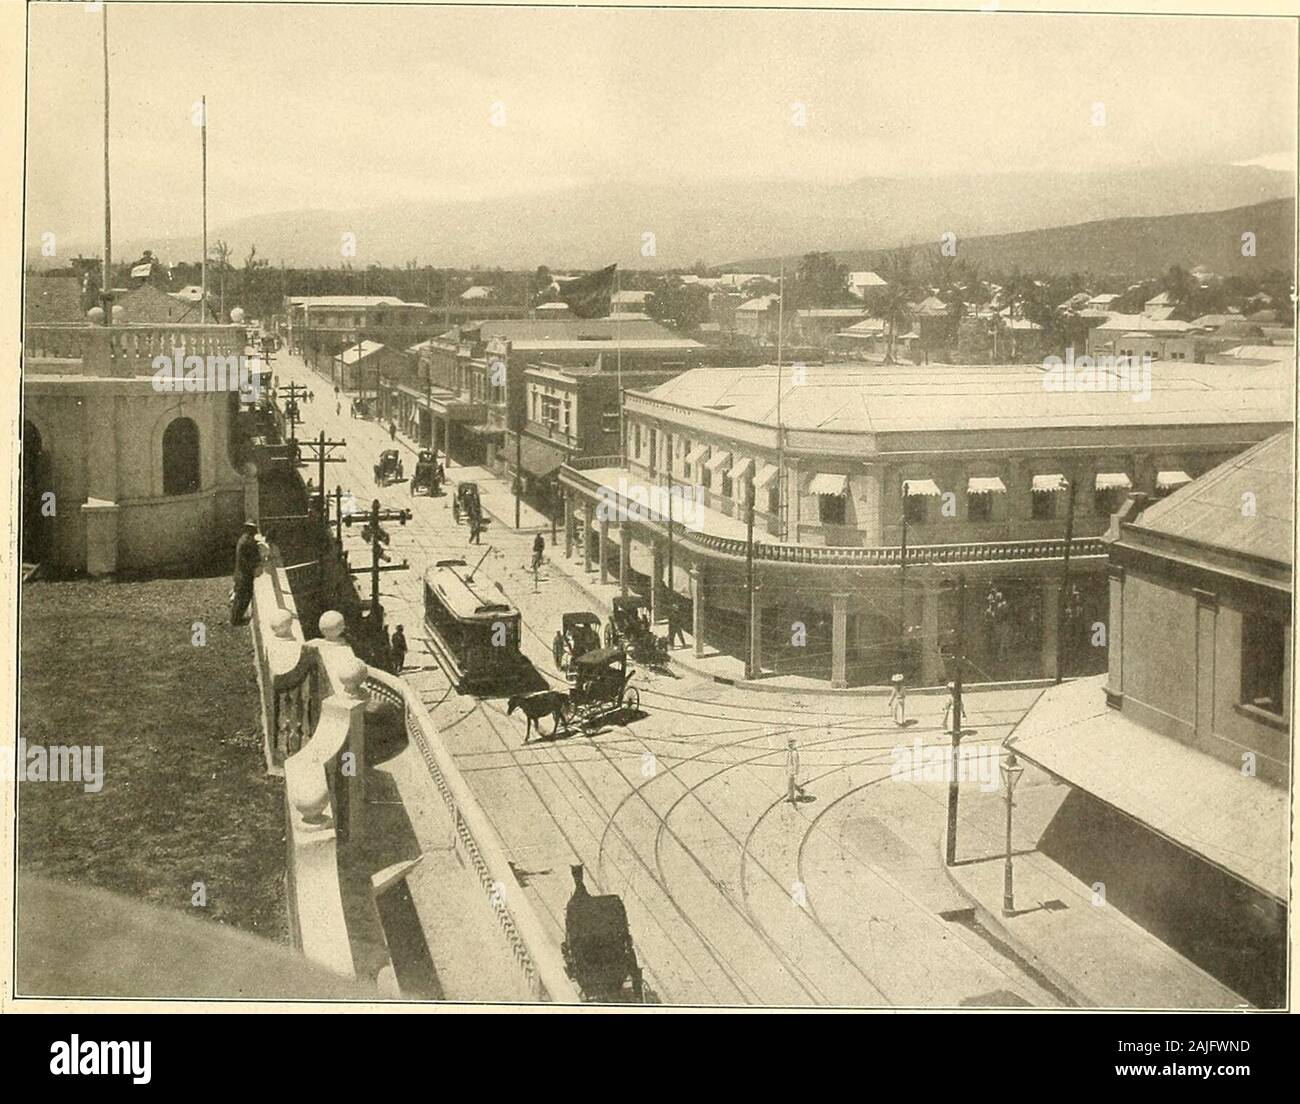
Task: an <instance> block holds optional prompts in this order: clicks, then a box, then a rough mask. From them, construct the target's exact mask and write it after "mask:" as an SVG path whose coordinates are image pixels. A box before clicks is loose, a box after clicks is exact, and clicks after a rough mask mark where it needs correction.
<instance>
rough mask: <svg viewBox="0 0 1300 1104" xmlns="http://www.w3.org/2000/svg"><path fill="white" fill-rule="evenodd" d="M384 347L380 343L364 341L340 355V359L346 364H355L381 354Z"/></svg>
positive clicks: (350, 346) (351, 346)
mask: <svg viewBox="0 0 1300 1104" xmlns="http://www.w3.org/2000/svg"><path fill="white" fill-rule="evenodd" d="M383 347H384V346H383V345H381V344H380V343H379V342H378V341H363V342H361V344H360V345H349V346H348V347H347V348H346V349H344V350H343V352H341V353H339V359H340V360H341V361H343V363H344V364H355V363H356V362H357V361H358V360H362V359H364V358H365V357H368V356H370V355H371V354H372V353H377V352H379V350H380V349H382V348H383Z"/></svg>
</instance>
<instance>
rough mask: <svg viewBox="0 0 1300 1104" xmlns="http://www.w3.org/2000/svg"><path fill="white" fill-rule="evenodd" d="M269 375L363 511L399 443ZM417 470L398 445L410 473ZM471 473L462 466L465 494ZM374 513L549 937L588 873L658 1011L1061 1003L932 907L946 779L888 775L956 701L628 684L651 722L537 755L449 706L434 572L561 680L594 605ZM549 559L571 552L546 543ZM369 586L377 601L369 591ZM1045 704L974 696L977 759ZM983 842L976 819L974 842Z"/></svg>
mask: <svg viewBox="0 0 1300 1104" xmlns="http://www.w3.org/2000/svg"><path fill="white" fill-rule="evenodd" d="M275 368H276V371H277V373H278V376H279V383H280V385H281V386H282V387H283V386H284V385H285V384H286V383H288V382H290V381H291V380H296V382H298V383H301V384H305V385H307V386H309V387H311V389H312V390H313V391H314V392H315V393H316V399H315V402H314V403H311V404H308V405H306V406H305V407H304V408H303V412H304V415H305V418H306V421H305V423H304V425H303V426H302V427H300V430H299V434H300V436H302V437H307V436H310V435H312V434H315V433H318V432H319V431H320V430H321V429H325V430H326V431H327V432H328V433H329V435H330V436H331V437H332V438H336V439H337V438H345V439H346V440H347V442H348V447H347V448H346V449H345V450H342V451H343V453H344V455H345V456H346V457H347V463H346V464H341V465H333V466H332V467H330V468H328V469H327V482H328V485H329V486H330V487H331V488H332V487H333V486H334V484H335V483H336V482H337V483H341V484H342V486H343V488H344V490H345V491H351V492H353V493H354V494H355V495H356V496H357V499H358V503H359V504H368V503H369V501H370V499H371V498H373V497H375V487H374V482H373V475H372V468H373V465H374V463H375V460H376V457H377V455H378V452H379V451H380V449H381V448H384V447H388V443H389V437H388V431H387V428H386V427H385V426H381V425H379V424H377V423H374V422H368V421H362V420H356V419H352V418H350V417H349V416H348V413H347V409H348V403H347V401H346V399H345V401H344V403H343V415H342V417H337V416H336V415H335V404H334V399H333V396H332V389H331V387H330V385H329V383H328V382H327V381H326V380H324V379H323V378H322V377H320V376H318V375H315V374H314V373H312V372H310V371H309V370H308V369H307V368H306V367H305V366H303V365H302V363H301V362H300V361H298V360H297V358H295V357H291V356H289V355H288V354H286V353H281V354H278V356H277V358H276V364H275ZM413 461H414V457H413V456H412V455H411V454H410V453H409V451H407V450H404V467H405V469H406V471H407V473H408V474H409V472H410V471H411V469H412V468H413V466H414V464H413ZM471 470H473V471H474V472H475V473H476V474H475V475H474V476H471V478H478V479H482V478H483V475H482V473H481V472H480V471H479V470H478V469H471ZM464 473H465V469H461V468H459V467H451V468H449V469H448V472H447V475H448V479H449V481H450V483H451V485H452V486H454V484H455V482H456V481H457V480H458V479H461V478H465V477H466V475H465V474H464ZM303 474H304V477H306V476H308V475H311V476H313V477H314V475H315V471H314V469H309V470H306V471H304V473H303ZM379 498H380V501H381V502H382V503H383V504H384V505H386V506H393V507H409V508H411V509H413V510H414V517H413V520H412V521H411V522H409V523H408V524H407V525H406V526H399V525H397V524H396V523H389V524H387V526H386V527H387V528H388V530H389V532H390V533H391V534H392V545H391V546H390V551H391V554H392V561H393V562H399V561H401V560H402V559H406V560H407V561H408V562H409V563H410V564H411V570H410V571H407V572H392V573H388V574H385V575H383V576H381V582H382V588H381V592H382V598H383V601H384V603H385V608H386V610H387V620H388V623H389V624H390V625H392V624H398V623H401V624H403V625H405V626H406V630H407V637H408V639H409V641H410V644H411V648H412V651H411V654H410V655H409V656H408V659H407V663H408V673H407V678H408V680H409V681H410V682H411V684H412V685H413V686H414V687H415V688H417V689H418V691H419V692H420V694H421V696H422V698H423V700H424V701H425V702H426V704H427V705H428V707H429V709H430V712H431V714H432V716H433V718H434V720H435V721H436V722H437V724H438V725H439V727H440V729H441V730H442V732H443V734H444V737H445V739H446V740H447V742H448V746H449V747H450V749H451V750H452V751H453V753H454V754H455V755H456V757H457V759H458V761H459V763H460V765H461V768H462V770H463V771H464V773H465V777H466V778H467V780H468V781H469V782H470V784H471V785H472V786H473V788H474V790H475V792H476V794H477V795H478V797H479V798H480V800H481V801H482V803H483V805H484V807H485V808H486V809H487V811H488V813H489V815H490V816H492V818H493V819H494V821H495V823H496V825H497V828H498V829H499V831H500V833H501V836H502V838H503V839H504V840H505V842H506V845H507V847H509V848H510V850H511V855H510V859H511V861H512V863H513V865H514V867H515V870H516V873H517V875H518V877H519V880H520V883H521V885H522V886H523V887H524V889H523V891H524V892H526V893H528V894H529V895H530V897H531V899H532V901H533V903H534V905H535V907H536V908H537V911H538V913H539V915H540V916H541V917H542V918H543V920H544V922H546V923H547V924H548V925H549V926H550V928H551V929H552V931H553V933H554V936H555V938H556V940H557V942H558V941H559V940H560V939H561V938H562V932H563V915H564V905H565V902H566V901H567V899H568V897H569V894H570V891H571V889H572V882H571V879H570V874H569V867H570V865H571V864H573V863H576V862H581V863H584V864H585V865H586V868H587V872H588V884H589V885H590V886H591V888H592V890H593V892H605V893H617V894H620V895H621V896H622V897H623V900H624V902H625V904H626V906H627V910H628V914H629V919H630V922H631V925H632V932H633V936H634V938H635V940H636V944H637V948H638V952H639V955H640V957H641V960H642V963H643V965H644V967H645V968H646V977H647V982H648V984H649V986H650V987H651V989H652V990H653V991H654V993H655V995H656V997H657V999H659V1000H662V1001H664V1002H671V1003H701V1004H704V1003H707V1004H768V1005H771V1004H784V1005H826V1004H848V1005H877V1006H879V1005H892V1006H913V1005H935V1004H938V1005H948V1004H955V1005H960V1004H1001V1005H1008V1004H1009V1005H1015V1004H1035V1005H1039V1004H1055V1003H1060V996H1059V994H1057V993H1055V992H1054V991H1052V990H1050V989H1049V988H1047V987H1045V983H1043V982H1041V981H1040V980H1038V979H1037V977H1036V975H1034V974H1032V972H1031V971H1029V970H1027V969H1026V968H1025V967H1024V966H1023V964H1022V963H1020V962H1019V960H1018V959H1017V958H1016V957H1015V956H1014V954H1013V953H1012V952H1011V951H1010V950H1009V949H1008V948H1006V947H1005V946H1003V945H1001V944H1000V943H998V942H997V941H996V940H995V939H992V938H991V937H986V936H985V935H983V934H981V931H980V929H978V927H977V926H975V925H972V924H970V923H965V922H962V921H961V920H960V919H945V918H944V917H943V916H942V915H941V914H942V913H945V912H947V911H949V910H960V909H963V908H964V907H965V906H966V904H967V902H966V901H965V900H964V899H962V898H961V896H960V895H959V894H958V893H957V892H956V891H955V889H954V888H953V887H952V885H951V883H950V882H949V880H948V878H947V876H946V874H945V872H944V870H943V866H942V858H941V854H940V852H941V848H942V839H943V833H944V825H945V803H946V797H947V786H946V783H945V782H944V781H942V780H939V779H936V780H934V781H920V780H914V779H912V778H909V779H907V780H894V779H893V778H892V777H891V765H892V764H893V763H894V762H895V749H896V748H899V747H905V748H908V749H909V750H910V749H911V747H912V745H913V742H914V741H920V742H921V743H922V744H923V745H931V744H940V745H945V746H946V743H947V737H946V735H945V734H944V733H943V731H942V724H941V720H942V712H943V707H944V699H943V698H941V697H937V696H929V697H926V696H913V697H912V698H910V699H909V702H908V707H909V711H910V715H911V716H910V724H909V726H908V727H907V728H906V729H899V728H898V727H897V726H896V725H895V724H894V723H893V721H892V720H891V719H890V718H889V716H888V711H887V699H886V698H885V697H883V696H862V697H857V696H831V695H817V694H811V693H809V694H799V693H796V692H790V693H756V692H752V691H748V692H747V691H744V690H741V689H737V688H735V687H729V686H725V685H722V684H719V683H716V682H713V681H712V680H706V679H703V678H700V677H698V676H694V675H683V676H679V677H674V676H672V675H667V674H656V673H650V672H646V671H638V673H637V676H636V685H637V686H638V688H639V690H640V693H641V705H642V713H643V715H642V716H640V717H637V718H633V719H624V718H618V717H615V718H612V719H611V720H610V722H609V723H607V724H604V725H601V726H597V727H593V728H591V729H588V730H587V731H586V732H585V734H583V735H572V736H569V737H567V738H561V739H557V740H553V741H552V740H541V741H536V740H535V741H534V742H532V743H530V744H528V745H525V744H524V722H523V720H522V718H520V717H519V716H518V715H516V716H515V717H507V716H506V715H505V710H504V702H502V701H500V700H495V699H494V700H483V701H479V700H475V699H473V698H470V697H467V696H461V695H458V694H457V693H456V692H455V691H454V690H452V689H451V688H450V686H449V683H448V680H447V679H446V678H445V677H444V676H443V674H442V672H441V671H440V670H438V669H437V667H436V665H434V663H433V659H432V657H431V655H430V654H429V652H428V649H427V645H426V644H425V643H424V641H423V637H424V634H425V630H424V628H423V621H422V616H421V612H420V586H421V575H422V571H423V568H424V567H425V566H426V565H428V564H430V563H432V562H433V561H434V560H436V559H440V558H447V557H448V556H452V555H464V556H466V558H467V559H468V558H471V557H473V558H475V559H476V558H477V556H478V555H481V554H482V553H483V552H488V556H487V560H486V561H485V563H484V565H483V568H482V569H481V571H482V573H483V574H484V575H486V576H487V577H489V578H490V579H491V580H492V581H493V582H494V583H496V584H498V585H499V586H500V588H501V589H502V591H503V592H504V593H505V594H506V596H507V597H508V599H509V600H510V601H511V602H512V603H514V604H515V605H517V606H518V607H519V608H520V610H521V611H522V613H523V620H524V624H525V631H524V647H525V651H526V652H527V653H528V655H529V657H530V658H531V659H532V660H533V662H534V663H535V665H536V667H537V669H538V670H539V671H540V672H541V673H542V674H543V675H544V676H545V677H546V678H547V679H548V680H550V681H552V682H553V683H554V684H557V685H563V680H562V678H560V677H559V676H558V673H557V672H556V671H555V667H554V663H553V661H552V659H551V655H550V646H551V638H552V636H553V635H554V632H555V629H556V627H557V626H558V623H559V617H560V614H561V612H563V611H564V610H566V609H583V608H587V609H592V608H595V607H594V604H593V603H592V602H591V600H590V599H589V598H588V597H587V596H586V595H585V594H584V592H583V591H582V590H581V589H580V587H579V585H578V584H577V583H575V582H574V581H573V580H571V579H570V578H568V577H567V576H566V575H565V574H564V573H562V572H560V571H558V570H555V569H554V568H552V569H550V570H547V568H546V567H543V570H542V572H541V575H540V579H539V580H538V581H537V582H536V584H535V583H534V579H533V575H532V572H531V571H530V570H529V567H528V561H529V549H530V545H531V541H532V534H531V533H524V534H518V533H513V532H511V531H509V530H508V529H506V528H505V527H504V526H503V525H502V524H501V523H500V522H494V523H493V524H491V525H489V527H488V529H487V531H486V533H485V534H484V538H483V542H484V543H483V545H482V547H481V548H479V549H475V548H474V547H473V546H470V545H468V544H467V535H468V534H467V531H466V529H465V528H464V527H463V526H457V525H456V524H454V522H453V520H452V516H451V510H450V501H451V500H450V497H448V496H443V497H439V498H427V497H417V498H412V497H411V495H410V493H409V488H408V486H407V485H406V484H405V483H403V484H399V485H394V486H393V487H390V488H388V489H386V490H385V491H383V492H381V493H380V494H379ZM358 530H359V526H353V527H352V529H351V530H345V540H346V541H347V542H348V547H349V548H350V549H351V550H352V554H351V562H352V564H353V565H354V566H360V565H362V564H365V563H368V562H369V557H368V551H367V550H365V548H364V546H363V545H362V544H361V540H360V536H359V532H358ZM489 548H490V551H489ZM556 555H559V556H562V555H563V543H562V541H561V545H560V547H559V548H558V549H556V548H548V556H556ZM471 562H472V561H471ZM358 583H359V586H360V587H361V589H362V593H363V594H364V593H368V586H369V580H368V578H365V577H362V578H360V579H359V580H358ZM1037 693H1038V692H1037V691H1034V690H1016V691H1002V692H993V693H981V694H975V695H970V696H968V698H967V716H968V722H967V723H968V727H969V728H973V729H974V730H975V732H974V734H973V735H968V736H967V737H966V740H965V742H964V746H966V747H969V748H972V749H978V748H979V747H981V746H985V745H986V746H988V747H990V748H991V747H995V746H996V745H997V744H998V743H999V742H1000V741H1001V740H1002V739H1003V738H1004V737H1005V736H1006V734H1007V732H1008V731H1009V730H1010V728H1011V726H1012V725H1013V724H1014V723H1015V722H1016V720H1017V719H1018V718H1019V717H1020V716H1021V715H1022V714H1023V713H1024V711H1025V710H1026V709H1027V708H1028V707H1029V705H1030V704H1031V703H1032V701H1033V700H1034V699H1035V697H1036V696H1037ZM624 720H626V721H627V723H621V722H622V721H624ZM790 736H795V737H797V739H798V741H799V747H800V753H801V756H802V765H801V777H800V781H801V783H802V784H803V785H804V786H805V787H806V790H807V794H806V797H805V798H804V799H802V800H801V801H800V802H799V803H797V804H794V805H792V804H790V803H789V802H788V801H786V800H785V798H786V774H785V746H786V741H787V739H788V738H789V737H790ZM1043 784H1045V783H1043ZM979 785H980V783H979V782H978V781H974V782H965V783H963V790H966V789H967V787H978V786H979ZM984 830H985V829H984V828H983V826H982V822H981V823H968V822H965V821H963V825H962V831H963V832H969V833H971V834H972V835H973V834H974V833H977V832H982V831H984ZM963 838H964V837H963ZM984 842H987V841H984Z"/></svg>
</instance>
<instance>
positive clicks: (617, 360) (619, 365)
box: [609, 267, 654, 475]
mask: <svg viewBox="0 0 1300 1104" xmlns="http://www.w3.org/2000/svg"><path fill="white" fill-rule="evenodd" d="M620 291H622V273H621V272H619V270H618V268H617V267H615V269H614V299H612V300H611V301H610V305H609V313H610V315H611V316H612V315H613V313H614V302H615V300H617V299H618V295H619V292H620ZM614 370H615V372H616V373H617V374H618V380H617V383H618V455H619V460H618V462H619V466H620V467H622V466H624V465H626V463H627V429H626V427H625V426H624V425H623V331H622V329H621V328H620V326H619V324H618V322H617V321H615V322H614ZM650 463H651V465H652V470H651V472H650V474H651V475H654V471H653V465H654V457H653V456H652V457H651V458H650Z"/></svg>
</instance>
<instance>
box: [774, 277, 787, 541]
mask: <svg viewBox="0 0 1300 1104" xmlns="http://www.w3.org/2000/svg"><path fill="white" fill-rule="evenodd" d="M780 281H781V283H780V287H779V291H780V297H779V298H778V299H777V304H776V478H777V485H776V514H777V517H776V522H777V525H778V527H779V528H780V530H781V536H782V538H783V539H784V537H785V498H786V495H785V431H784V429H782V426H781V374H782V373H781V359H782V355H783V350H784V346H783V344H782V339H783V338H784V336H785V260H784V259H783V260H782V261H781V276H780Z"/></svg>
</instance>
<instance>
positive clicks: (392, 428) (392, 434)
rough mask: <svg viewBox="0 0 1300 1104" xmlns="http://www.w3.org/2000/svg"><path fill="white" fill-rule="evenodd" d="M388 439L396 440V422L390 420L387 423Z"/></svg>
mask: <svg viewBox="0 0 1300 1104" xmlns="http://www.w3.org/2000/svg"><path fill="white" fill-rule="evenodd" d="M388 439H389V440H390V441H396V440H397V423H396V422H393V421H390V422H389V423H388Z"/></svg>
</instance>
